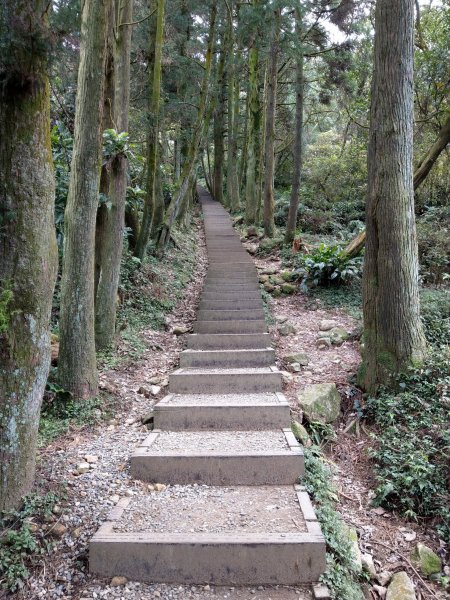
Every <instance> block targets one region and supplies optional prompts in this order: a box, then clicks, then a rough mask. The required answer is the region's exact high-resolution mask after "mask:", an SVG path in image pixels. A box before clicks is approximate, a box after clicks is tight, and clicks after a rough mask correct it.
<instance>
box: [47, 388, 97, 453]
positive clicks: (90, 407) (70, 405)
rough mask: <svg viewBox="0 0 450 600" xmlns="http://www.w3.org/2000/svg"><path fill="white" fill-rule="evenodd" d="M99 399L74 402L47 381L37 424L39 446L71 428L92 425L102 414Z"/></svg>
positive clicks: (61, 390) (69, 394)
mask: <svg viewBox="0 0 450 600" xmlns="http://www.w3.org/2000/svg"><path fill="white" fill-rule="evenodd" d="M104 411H105V406H104V403H103V401H102V400H101V399H100V398H90V399H88V400H74V399H73V397H72V394H71V393H70V392H68V391H67V390H64V389H63V388H62V387H61V386H59V385H58V384H57V383H55V382H53V381H52V378H50V379H49V381H48V382H47V385H46V388H45V394H44V399H43V403H42V409H41V418H40V422H39V438H38V440H39V446H46V445H47V444H49V443H50V442H51V441H52V440H54V439H56V438H58V437H59V436H61V435H64V434H65V433H67V431H69V429H70V428H71V427H78V428H79V427H83V426H85V425H93V424H95V423H97V422H98V421H99V418H100V417H101V416H102V414H104Z"/></svg>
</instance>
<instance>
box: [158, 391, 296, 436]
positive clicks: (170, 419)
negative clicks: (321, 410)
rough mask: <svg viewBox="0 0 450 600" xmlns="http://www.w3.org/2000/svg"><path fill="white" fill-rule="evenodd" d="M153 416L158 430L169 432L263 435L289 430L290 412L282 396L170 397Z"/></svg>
mask: <svg viewBox="0 0 450 600" xmlns="http://www.w3.org/2000/svg"><path fill="white" fill-rule="evenodd" d="M153 415H154V424H155V428H156V429H163V430H166V431H204V430H232V429H234V430H236V431H246V430H247V431H248V430H255V431H260V430H267V429H282V428H283V427H285V426H286V424H287V423H289V420H290V408H289V404H288V402H287V400H286V398H285V397H284V396H283V394H280V393H275V394H272V393H259V394H185V395H183V394H168V395H167V396H165V397H164V398H163V399H162V400H160V402H158V403H157V404H156V405H155V409H154V413H153Z"/></svg>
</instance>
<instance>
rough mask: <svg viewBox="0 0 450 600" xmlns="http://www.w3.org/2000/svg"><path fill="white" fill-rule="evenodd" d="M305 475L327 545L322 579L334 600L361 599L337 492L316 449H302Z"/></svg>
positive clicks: (324, 462)
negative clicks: (325, 566)
mask: <svg viewBox="0 0 450 600" xmlns="http://www.w3.org/2000/svg"><path fill="white" fill-rule="evenodd" d="M304 453H305V476H304V478H303V484H304V486H305V487H306V490H307V492H308V493H309V494H310V495H311V497H312V498H313V499H314V501H315V503H316V515H317V518H318V520H319V521H320V525H321V528H322V532H323V535H324V537H325V541H326V545H327V569H326V572H325V573H324V575H322V577H321V581H322V582H323V583H325V584H326V585H327V586H328V587H329V589H330V591H331V595H332V598H334V599H335V600H363V598H364V596H363V593H362V591H361V588H360V586H359V584H358V583H359V580H360V578H361V576H360V574H359V572H358V568H357V567H356V565H355V562H354V561H353V558H352V557H353V554H352V546H351V543H350V541H349V539H348V536H347V535H346V533H345V529H344V525H343V521H342V519H341V516H340V515H339V513H338V512H337V510H336V503H337V499H338V498H337V493H336V490H335V489H334V487H333V485H332V483H331V481H332V476H333V472H332V467H331V465H330V464H329V463H327V462H326V461H325V459H324V457H323V455H322V454H321V452H320V449H319V448H318V447H316V446H312V447H311V448H304Z"/></svg>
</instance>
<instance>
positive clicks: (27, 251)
mask: <svg viewBox="0 0 450 600" xmlns="http://www.w3.org/2000/svg"><path fill="white" fill-rule="evenodd" d="M47 10H48V2H45V1H42V0H36V1H35V2H31V1H26V2H25V1H23V0H6V1H5V2H3V3H2V6H1V8H0V35H1V36H2V39H1V44H2V50H3V53H4V54H3V56H1V57H0V81H1V85H0V297H2V300H3V302H2V303H0V304H2V305H3V306H1V307H0V510H5V509H13V508H17V506H18V505H19V503H20V499H21V497H22V496H23V495H25V494H26V493H27V492H29V491H30V489H31V487H32V484H33V480H34V473H35V456H36V440H37V432H38V425H39V413H40V409H41V403H42V396H43V393H44V388H45V383H46V381H47V375H48V371H49V367H50V331H49V328H50V312H51V306H52V295H53V289H54V284H55V278H56V270H57V250H56V237H55V228H54V201H55V183H54V172H53V161H52V152H51V142H50V92H49V82H48V77H47V60H48V53H49V46H50V36H49V31H48V27H47ZM25 24H26V26H25ZM30 39H33V40H34V42H35V44H34V45H33V46H32V45H31V44H30Z"/></svg>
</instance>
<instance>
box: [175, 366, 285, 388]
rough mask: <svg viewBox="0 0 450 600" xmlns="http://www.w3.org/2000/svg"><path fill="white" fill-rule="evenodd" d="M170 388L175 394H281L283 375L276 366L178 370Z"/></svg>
mask: <svg viewBox="0 0 450 600" xmlns="http://www.w3.org/2000/svg"><path fill="white" fill-rule="evenodd" d="M169 386H170V391H171V392H172V393H174V394H175V393H176V394H192V393H195V394H212V393H214V394H234V393H236V392H237V393H244V392H281V373H280V371H279V370H278V369H277V368H276V367H258V368H248V369H219V368H217V369H206V368H203V369H200V368H199V369H193V368H190V369H177V370H176V371H174V372H173V373H171V374H170V376H169Z"/></svg>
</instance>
